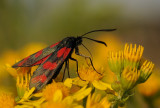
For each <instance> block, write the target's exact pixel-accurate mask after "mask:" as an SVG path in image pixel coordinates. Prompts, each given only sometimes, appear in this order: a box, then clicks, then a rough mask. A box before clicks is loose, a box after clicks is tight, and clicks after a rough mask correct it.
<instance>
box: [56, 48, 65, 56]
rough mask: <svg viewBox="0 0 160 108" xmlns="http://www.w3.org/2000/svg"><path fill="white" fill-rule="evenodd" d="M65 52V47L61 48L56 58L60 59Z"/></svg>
mask: <svg viewBox="0 0 160 108" xmlns="http://www.w3.org/2000/svg"><path fill="white" fill-rule="evenodd" d="M65 50H66V47H63V48H61V49H60V50H59V51H58V52H57V57H61V56H62V55H63V54H64V52H65Z"/></svg>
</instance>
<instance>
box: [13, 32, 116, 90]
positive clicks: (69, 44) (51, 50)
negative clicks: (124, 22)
mask: <svg viewBox="0 0 160 108" xmlns="http://www.w3.org/2000/svg"><path fill="white" fill-rule="evenodd" d="M114 30H116V29H102V30H93V31H90V32H87V33H85V34H83V35H81V36H78V37H66V38H64V39H63V40H62V41H60V42H57V43H55V44H53V45H51V46H49V47H47V48H44V49H42V50H40V51H38V52H36V53H34V54H32V55H30V56H28V57H26V58H24V59H22V60H21V61H19V62H18V63H16V64H14V65H13V66H12V67H13V68H17V67H32V66H35V65H39V67H38V68H37V69H36V70H35V71H34V72H33V75H32V77H31V80H30V84H29V88H30V89H31V88H32V87H35V88H36V90H35V91H38V90H40V89H41V88H42V87H44V86H45V85H46V84H48V83H49V82H50V81H51V80H52V79H54V78H56V76H57V75H58V74H59V72H60V70H61V69H62V66H63V64H64V63H65V68H64V73H65V70H66V69H67V70H68V75H69V59H70V60H73V61H75V62H76V64H77V74H78V61H77V60H76V59H74V58H72V57H71V55H72V53H73V51H74V50H75V54H77V55H79V56H82V57H84V58H88V59H89V60H90V63H91V66H92V67H93V69H94V70H95V68H94V66H93V63H92V59H91V58H90V57H88V56H85V55H82V54H80V53H79V49H78V46H79V45H82V46H84V45H83V44H82V39H83V38H85V39H89V40H92V41H95V42H97V43H101V44H104V45H105V46H107V44H106V43H105V42H103V41H99V40H95V39H91V38H88V37H84V36H85V35H87V34H89V33H92V32H100V31H114ZM84 47H85V46H84ZM85 48H86V47H85ZM86 49H87V48H86ZM87 50H88V49H87ZM88 51H89V50H88ZM64 75H65V74H64ZM64 75H63V78H64ZM78 76H79V74H78Z"/></svg>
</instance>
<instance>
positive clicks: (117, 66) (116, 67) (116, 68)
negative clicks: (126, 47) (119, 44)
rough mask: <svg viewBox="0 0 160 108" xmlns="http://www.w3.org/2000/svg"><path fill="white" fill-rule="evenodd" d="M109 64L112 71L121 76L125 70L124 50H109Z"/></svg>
mask: <svg viewBox="0 0 160 108" xmlns="http://www.w3.org/2000/svg"><path fill="white" fill-rule="evenodd" d="M108 64H109V67H110V69H111V71H112V72H114V73H115V74H116V75H117V76H118V77H119V76H120V74H121V72H122V70H123V52H122V51H119V52H116V53H113V52H109V58H108Z"/></svg>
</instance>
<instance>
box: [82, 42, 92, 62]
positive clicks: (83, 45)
mask: <svg viewBox="0 0 160 108" xmlns="http://www.w3.org/2000/svg"><path fill="white" fill-rule="evenodd" d="M82 46H83V47H84V48H85V49H86V50H87V51H88V52H89V54H90V55H91V58H92V60H93V56H92V53H91V52H90V51H89V49H88V48H87V47H86V46H85V45H84V44H82Z"/></svg>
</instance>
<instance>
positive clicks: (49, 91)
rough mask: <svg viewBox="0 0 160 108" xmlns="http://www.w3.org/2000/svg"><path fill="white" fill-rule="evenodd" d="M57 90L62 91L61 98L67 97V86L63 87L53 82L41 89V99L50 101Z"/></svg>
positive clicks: (61, 84) (60, 83)
mask: <svg viewBox="0 0 160 108" xmlns="http://www.w3.org/2000/svg"><path fill="white" fill-rule="evenodd" d="M57 90H61V91H62V94H63V98H64V97H66V96H68V95H69V88H68V87H67V86H65V85H64V84H63V83H62V82H57V83H56V82H55V81H54V80H53V82H52V83H51V84H48V85H47V86H46V88H45V89H43V97H45V98H46V100H51V99H52V98H53V96H54V95H55V92H56V91H57Z"/></svg>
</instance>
